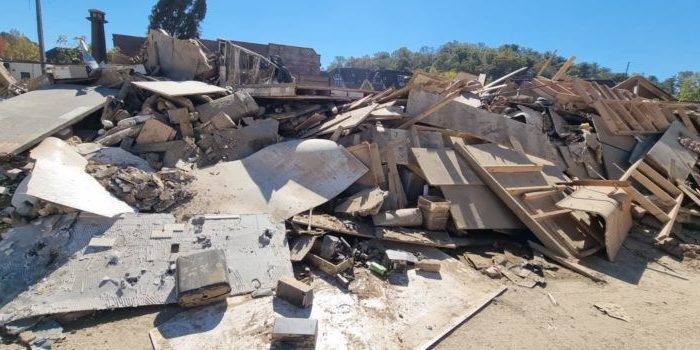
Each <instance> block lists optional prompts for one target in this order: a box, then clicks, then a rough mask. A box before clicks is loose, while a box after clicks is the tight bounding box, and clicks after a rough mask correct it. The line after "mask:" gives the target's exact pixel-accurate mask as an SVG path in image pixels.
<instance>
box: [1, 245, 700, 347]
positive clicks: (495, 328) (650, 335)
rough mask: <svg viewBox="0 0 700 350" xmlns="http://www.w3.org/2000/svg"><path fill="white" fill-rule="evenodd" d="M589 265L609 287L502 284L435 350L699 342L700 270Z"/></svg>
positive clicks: (635, 255)
mask: <svg viewBox="0 0 700 350" xmlns="http://www.w3.org/2000/svg"><path fill="white" fill-rule="evenodd" d="M586 264H587V265H588V267H590V268H592V269H594V270H597V271H599V272H602V273H604V274H605V275H607V277H606V278H607V280H608V281H609V282H608V283H607V284H596V283H594V282H592V281H590V280H588V279H586V278H584V277H582V276H579V275H577V274H575V273H573V272H571V271H569V270H565V269H559V270H557V271H555V272H554V276H552V275H547V285H546V287H545V288H542V287H539V286H538V287H535V288H533V289H528V288H524V287H519V286H515V285H513V284H512V283H510V282H507V281H505V280H503V281H502V282H503V283H504V284H506V285H507V286H508V290H507V291H506V292H505V293H504V294H503V295H501V296H500V297H498V298H496V299H494V301H493V302H492V303H491V304H490V305H488V306H487V307H486V308H485V309H483V310H482V311H481V312H480V313H479V314H477V315H475V316H474V317H473V318H471V319H470V320H468V321H467V322H465V323H464V324H462V325H461V326H460V327H458V328H456V329H455V330H454V332H452V333H451V334H450V335H448V336H447V337H446V338H444V339H443V340H442V341H441V342H440V343H439V344H438V345H437V346H436V347H435V348H436V349H445V350H449V349H484V348H494V349H515V348H517V349H601V348H608V349H621V348H635V349H687V348H693V347H694V346H697V344H700V332H698V326H697V324H698V322H699V321H700V315H699V310H700V288H697V286H698V285H700V284H698V283H699V282H700V271H698V270H697V269H695V268H693V267H691V266H688V264H686V263H681V262H678V261H675V260H673V259H672V258H670V257H669V256H668V255H666V254H665V253H663V252H662V251H660V250H658V249H656V248H654V247H652V246H650V245H649V244H647V243H642V242H641V241H639V240H637V239H634V237H630V238H628V239H627V240H626V241H625V244H624V248H623V249H622V250H621V251H620V253H619V255H618V257H617V259H616V261H615V262H614V263H611V262H608V261H606V260H604V259H603V258H598V257H595V258H592V259H587V262H586ZM484 278H487V277H484ZM548 293H549V294H551V295H552V297H553V298H554V299H555V300H556V302H557V304H558V305H554V304H553V302H552V301H551V299H550V297H549V296H548ZM599 302H606V303H614V304H617V305H620V306H621V307H622V308H623V309H624V312H625V313H626V314H627V316H628V317H629V318H630V321H629V322H625V321H622V320H619V319H615V318H612V317H609V316H607V315H605V314H603V313H602V312H601V311H599V310H598V309H596V308H595V307H594V306H593V304H595V303H599ZM179 311H180V310H179V309H178V308H177V307H172V306H171V307H146V308H138V309H131V310H117V311H111V312H101V313H97V314H95V315H93V316H88V317H83V318H79V319H77V320H75V321H72V322H64V323H63V325H64V329H65V334H66V338H65V339H64V340H63V341H61V342H60V343H57V344H56V346H55V348H56V349H128V350H136V349H151V344H150V340H149V337H148V331H149V330H150V329H151V328H153V327H154V325H157V324H160V323H161V322H163V321H165V320H167V319H169V318H170V317H172V316H173V315H174V314H176V313H177V312H179ZM0 347H2V348H8V349H22V347H19V346H16V345H7V344H6V345H0ZM232 348H235V346H234V347H232Z"/></svg>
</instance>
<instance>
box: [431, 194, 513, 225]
mask: <svg viewBox="0 0 700 350" xmlns="http://www.w3.org/2000/svg"><path fill="white" fill-rule="evenodd" d="M440 191H442V194H443V195H444V196H445V199H447V200H449V201H450V202H451V205H450V215H451V216H452V221H453V222H454V224H455V227H456V228H457V229H458V230H478V229H491V230H496V229H503V230H505V229H521V228H524V227H525V226H524V225H523V224H522V223H521V222H520V220H519V219H518V218H517V217H516V216H515V215H514V214H513V212H512V211H511V210H510V209H508V207H507V206H506V205H505V204H503V202H501V200H500V199H498V197H496V195H495V194H493V192H491V190H490V189H489V188H488V187H486V185H448V186H440Z"/></svg>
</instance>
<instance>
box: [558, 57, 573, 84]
mask: <svg viewBox="0 0 700 350" xmlns="http://www.w3.org/2000/svg"><path fill="white" fill-rule="evenodd" d="M574 60H576V56H571V57H569V59H568V60H566V62H564V64H563V65H562V66H561V68H559V70H558V71H557V72H556V73H554V76H553V77H552V80H560V79H561V78H563V77H564V75H566V72H568V71H569V68H571V66H572V65H573V64H574Z"/></svg>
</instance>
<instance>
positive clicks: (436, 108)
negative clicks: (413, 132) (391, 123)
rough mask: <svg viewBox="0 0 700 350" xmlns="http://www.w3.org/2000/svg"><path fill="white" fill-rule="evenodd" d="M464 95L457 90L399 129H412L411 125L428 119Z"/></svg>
mask: <svg viewBox="0 0 700 350" xmlns="http://www.w3.org/2000/svg"><path fill="white" fill-rule="evenodd" d="M461 94H462V90H455V91H452V92H450V93H449V94H447V95H446V96H444V97H443V98H442V99H441V100H440V101H438V102H436V103H435V104H433V105H432V106H430V107H428V109H426V110H424V111H423V112H420V113H419V114H418V115H416V116H415V117H413V118H411V119H410V120H408V121H406V122H404V123H403V124H401V125H399V129H408V128H409V127H411V125H413V124H415V123H418V122H419V121H421V120H423V119H425V118H427V117H428V116H430V115H431V114H433V113H435V112H437V111H439V110H440V109H442V108H443V107H445V106H447V105H448V104H449V103H450V102H452V100H454V99H455V97H457V96H459V95H461Z"/></svg>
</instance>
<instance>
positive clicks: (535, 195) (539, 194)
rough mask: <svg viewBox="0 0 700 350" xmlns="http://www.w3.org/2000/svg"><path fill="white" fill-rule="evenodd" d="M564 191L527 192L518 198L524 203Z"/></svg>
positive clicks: (561, 189) (554, 189)
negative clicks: (524, 201)
mask: <svg viewBox="0 0 700 350" xmlns="http://www.w3.org/2000/svg"><path fill="white" fill-rule="evenodd" d="M564 189H565V188H553V189H549V190H545V191H532V192H527V193H523V194H522V195H521V196H520V198H522V199H523V200H526V201H527V200H533V199H537V198H542V197H547V196H551V195H553V194H556V193H559V192H562V191H564ZM508 192H510V190H509V191H508ZM511 193H512V192H511Z"/></svg>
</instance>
